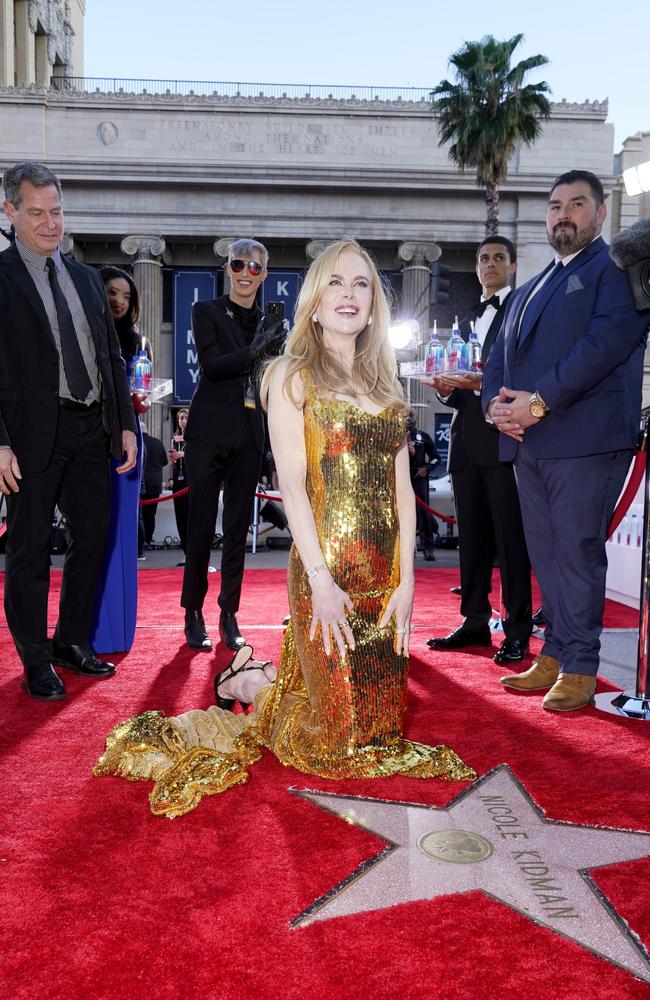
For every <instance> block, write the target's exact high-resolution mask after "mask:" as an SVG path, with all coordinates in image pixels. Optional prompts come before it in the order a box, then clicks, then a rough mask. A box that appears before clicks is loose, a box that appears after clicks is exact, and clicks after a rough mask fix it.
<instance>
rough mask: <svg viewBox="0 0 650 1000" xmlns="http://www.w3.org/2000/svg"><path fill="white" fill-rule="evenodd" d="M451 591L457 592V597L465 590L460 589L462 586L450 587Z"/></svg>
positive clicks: (451, 592)
mask: <svg viewBox="0 0 650 1000" xmlns="http://www.w3.org/2000/svg"><path fill="white" fill-rule="evenodd" d="M449 593H450V594H456V596H457V597H460V596H461V594H462V593H463V592H462V590H461V589H460V587H450V588H449Z"/></svg>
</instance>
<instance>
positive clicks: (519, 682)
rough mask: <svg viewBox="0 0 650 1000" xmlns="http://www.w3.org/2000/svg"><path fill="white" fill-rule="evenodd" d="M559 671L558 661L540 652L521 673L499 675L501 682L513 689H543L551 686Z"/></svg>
mask: <svg viewBox="0 0 650 1000" xmlns="http://www.w3.org/2000/svg"><path fill="white" fill-rule="evenodd" d="M559 673H560V661H559V660H556V659H555V657H554V656H544V654H543V653H540V654H539V656H536V657H535V659H534V660H533V662H532V663H531V665H530V667H529V668H528V670H524V672H523V673H522V674H508V676H507V677H501V678H500V680H501V683H502V684H503V685H504V686H505V687H507V688H512V689H513V691H543V690H544V689H545V688H550V687H553V685H554V684H555V682H556V680H557V678H558V674H559Z"/></svg>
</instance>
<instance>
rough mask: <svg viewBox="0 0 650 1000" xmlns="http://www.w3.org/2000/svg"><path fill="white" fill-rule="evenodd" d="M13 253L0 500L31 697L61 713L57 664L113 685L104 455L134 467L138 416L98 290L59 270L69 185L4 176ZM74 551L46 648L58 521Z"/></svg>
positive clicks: (0, 384)
mask: <svg viewBox="0 0 650 1000" xmlns="http://www.w3.org/2000/svg"><path fill="white" fill-rule="evenodd" d="M3 185H4V191H5V202H4V205H3V207H4V211H5V214H6V215H7V218H8V219H9V221H10V223H11V224H12V226H13V231H14V234H15V240H14V242H13V244H12V245H11V246H10V247H9V248H8V249H7V250H5V251H3V253H1V254H0V490H1V491H2V493H4V494H5V495H6V497H7V529H8V530H7V548H6V561H5V612H6V616H7V624H8V625H9V629H10V631H11V634H12V637H13V640H14V642H15V644H16V648H17V650H18V654H19V656H20V658H21V660H22V662H23V666H24V670H25V676H24V679H23V682H22V683H23V688H24V689H25V690H26V691H27V693H28V694H29V695H31V697H33V698H39V699H41V700H45V701H55V700H59V699H61V698H63V697H65V688H64V686H63V683H62V681H61V679H60V677H59V676H58V674H57V673H56V671H55V669H54V666H53V664H56V665H58V666H63V667H67V668H69V669H70V670H74V671H75V672H76V673H78V674H82V675H84V676H86V677H94V678H103V677H110V676H111V675H112V674H114V673H115V668H114V667H113V665H112V664H110V663H104V662H102V661H101V660H99V659H97V657H96V656H95V654H94V652H93V650H92V648H91V646H90V644H89V635H90V630H91V627H92V622H93V615H94V611H95V601H96V594H97V580H98V576H99V573H100V569H101V563H102V558H103V555H104V545H105V541H106V531H107V527H108V514H109V499H110V478H109V463H108V456H109V451H110V453H111V454H112V455H113V456H114V457H115V458H116V459H118V460H119V459H120V458H121V457H122V456H124V461H123V462H122V465H121V466H120V467H119V468H118V470H117V471H118V472H120V473H124V472H128V471H129V469H131V468H133V466H134V465H135V459H136V454H137V444H136V436H135V417H134V414H133V405H132V403H131V398H130V394H129V389H128V383H127V380H126V373H125V370H124V364H123V362H122V358H121V355H120V348H119V343H118V340H117V336H116V333H115V328H114V326H113V320H112V318H111V312H110V309H109V307H108V303H107V300H106V295H105V292H104V286H103V283H102V281H101V278H100V277H99V275H98V274H97V272H96V271H94V270H93V269H92V268H90V267H86V266H85V265H84V264H79V263H77V262H76V261H74V260H68V259H66V258H64V257H63V256H62V255H61V253H60V250H59V243H60V242H61V238H62V236H63V214H62V209H61V185H60V183H59V180H58V178H57V176H56V174H54V173H52V171H51V170H48V169H47V167H45V166H43V165H42V164H40V163H31V162H25V163H18V164H16V166H14V167H11V168H10V169H9V170H7V171H6V172H5V174H4V177H3ZM57 504H58V506H59V508H60V509H61V511H62V513H63V514H64V515H65V518H66V522H67V524H68V528H69V531H70V534H71V536H72V541H71V544H70V547H69V548H68V551H67V553H66V558H65V564H64V568H63V580H62V584H61V600H60V605H59V618H58V622H57V625H56V629H55V632H54V637H53V639H52V640H49V639H48V637H47V596H48V590H49V578H50V569H49V538H50V528H51V524H52V517H53V514H54V508H55V506H56V505H57Z"/></svg>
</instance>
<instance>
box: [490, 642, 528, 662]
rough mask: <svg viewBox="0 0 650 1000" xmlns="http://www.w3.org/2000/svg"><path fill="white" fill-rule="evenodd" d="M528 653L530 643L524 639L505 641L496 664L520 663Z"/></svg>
mask: <svg viewBox="0 0 650 1000" xmlns="http://www.w3.org/2000/svg"><path fill="white" fill-rule="evenodd" d="M527 652H528V643H527V642H524V640H523V639H504V640H503V642H502V643H501V645H500V646H499V648H498V649H497V651H496V653H495V654H494V662H495V663H519V661H520V660H523V658H524V656H525V655H526V653H527Z"/></svg>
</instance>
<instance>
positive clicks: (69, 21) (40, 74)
mask: <svg viewBox="0 0 650 1000" xmlns="http://www.w3.org/2000/svg"><path fill="white" fill-rule="evenodd" d="M85 13H86V0H0V86H2V87H13V86H18V87H28V86H30V85H31V84H35V85H36V86H40V87H49V85H50V78H51V76H52V74H53V73H58V74H59V75H61V76H68V77H69V76H75V75H77V74H81V73H83V27H84V15H85Z"/></svg>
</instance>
